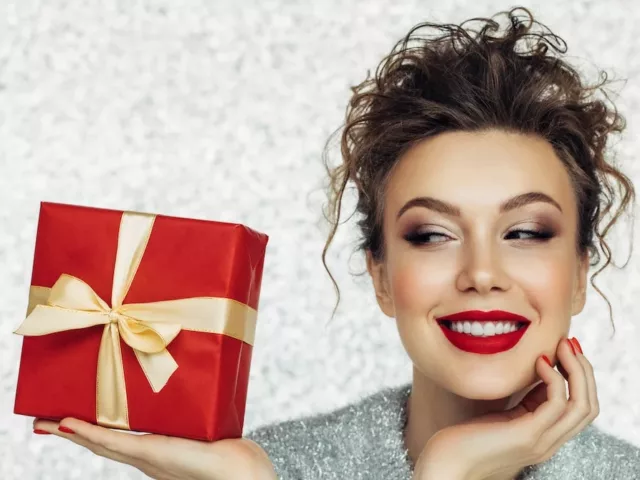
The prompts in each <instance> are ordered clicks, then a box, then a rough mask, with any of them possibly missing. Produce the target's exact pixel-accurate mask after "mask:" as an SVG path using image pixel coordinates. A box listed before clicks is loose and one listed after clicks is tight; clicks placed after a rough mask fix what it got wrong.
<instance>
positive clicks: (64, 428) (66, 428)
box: [58, 425, 76, 433]
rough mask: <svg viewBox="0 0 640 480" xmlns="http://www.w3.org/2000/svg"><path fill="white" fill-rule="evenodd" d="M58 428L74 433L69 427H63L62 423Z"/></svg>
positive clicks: (64, 431)
mask: <svg viewBox="0 0 640 480" xmlns="http://www.w3.org/2000/svg"><path fill="white" fill-rule="evenodd" d="M58 430H60V431H61V432H62V433H76V432H74V431H73V430H71V429H70V428H69V427H65V426H63V425H60V426H59V427H58Z"/></svg>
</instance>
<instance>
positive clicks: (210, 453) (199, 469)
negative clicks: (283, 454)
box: [33, 418, 277, 480]
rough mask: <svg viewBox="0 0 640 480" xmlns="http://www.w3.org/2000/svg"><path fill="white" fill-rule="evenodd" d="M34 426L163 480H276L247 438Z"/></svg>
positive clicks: (78, 424) (64, 424)
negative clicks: (209, 438) (201, 438)
mask: <svg viewBox="0 0 640 480" xmlns="http://www.w3.org/2000/svg"><path fill="white" fill-rule="evenodd" d="M58 427H60V430H59V429H58ZM33 428H34V429H35V430H38V431H39V433H43V432H47V433H52V434H54V435H58V436H60V437H63V438H66V439H68V440H71V441H72V442H74V443H77V444H78V445H82V446H83V447H86V448H88V449H89V450H91V451H92V452H93V453H95V454H97V455H100V456H103V457H106V458H110V459H112V460H115V461H117V462H121V463H126V464H129V465H132V466H134V467H136V468H137V469H139V470H141V471H142V472H143V473H145V474H146V475H148V476H149V477H151V478H155V479H158V480H233V479H242V480H246V479H249V478H250V479H256V480H273V479H277V477H276V474H275V472H274V470H273V466H272V465H271V462H270V461H269V457H268V456H267V454H266V453H265V452H264V450H262V448H260V447H259V446H258V445H257V444H256V443H254V442H252V441H251V440H246V439H242V438H238V439H228V440H220V441H217V442H201V441H197V440H187V439H184V438H175V437H166V436H163V435H132V434H130V433H125V432H118V431H114V430H110V429H107V428H103V427H99V426H96V425H92V424H90V423H86V422H83V421H80V420H76V419H73V418H65V419H64V420H62V421H61V422H60V424H58V423H56V422H51V421H47V420H38V419H36V420H35V421H34V424H33ZM72 432H73V433H72Z"/></svg>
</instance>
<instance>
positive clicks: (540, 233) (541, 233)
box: [506, 229, 554, 242]
mask: <svg viewBox="0 0 640 480" xmlns="http://www.w3.org/2000/svg"><path fill="white" fill-rule="evenodd" d="M553 236H554V234H553V232H552V231H550V230H524V229H519V230H511V231H510V232H509V233H508V234H507V236H506V238H507V240H509V239H513V240H529V241H536V242H545V241H547V240H549V239H550V238H553ZM514 237H515V238H514Z"/></svg>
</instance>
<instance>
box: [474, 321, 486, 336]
mask: <svg viewBox="0 0 640 480" xmlns="http://www.w3.org/2000/svg"><path fill="white" fill-rule="evenodd" d="M471 335H473V336H474V337H482V336H483V335H484V329H483V328H482V325H480V322H473V323H472V324H471Z"/></svg>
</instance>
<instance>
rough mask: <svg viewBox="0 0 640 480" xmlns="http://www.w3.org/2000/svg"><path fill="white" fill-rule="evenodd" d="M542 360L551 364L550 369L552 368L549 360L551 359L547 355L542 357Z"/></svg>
mask: <svg viewBox="0 0 640 480" xmlns="http://www.w3.org/2000/svg"><path fill="white" fill-rule="evenodd" d="M542 359H543V360H544V361H545V362H547V363H548V364H549V366H550V367H552V366H553V365H551V360H549V357H547V356H546V355H542Z"/></svg>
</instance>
